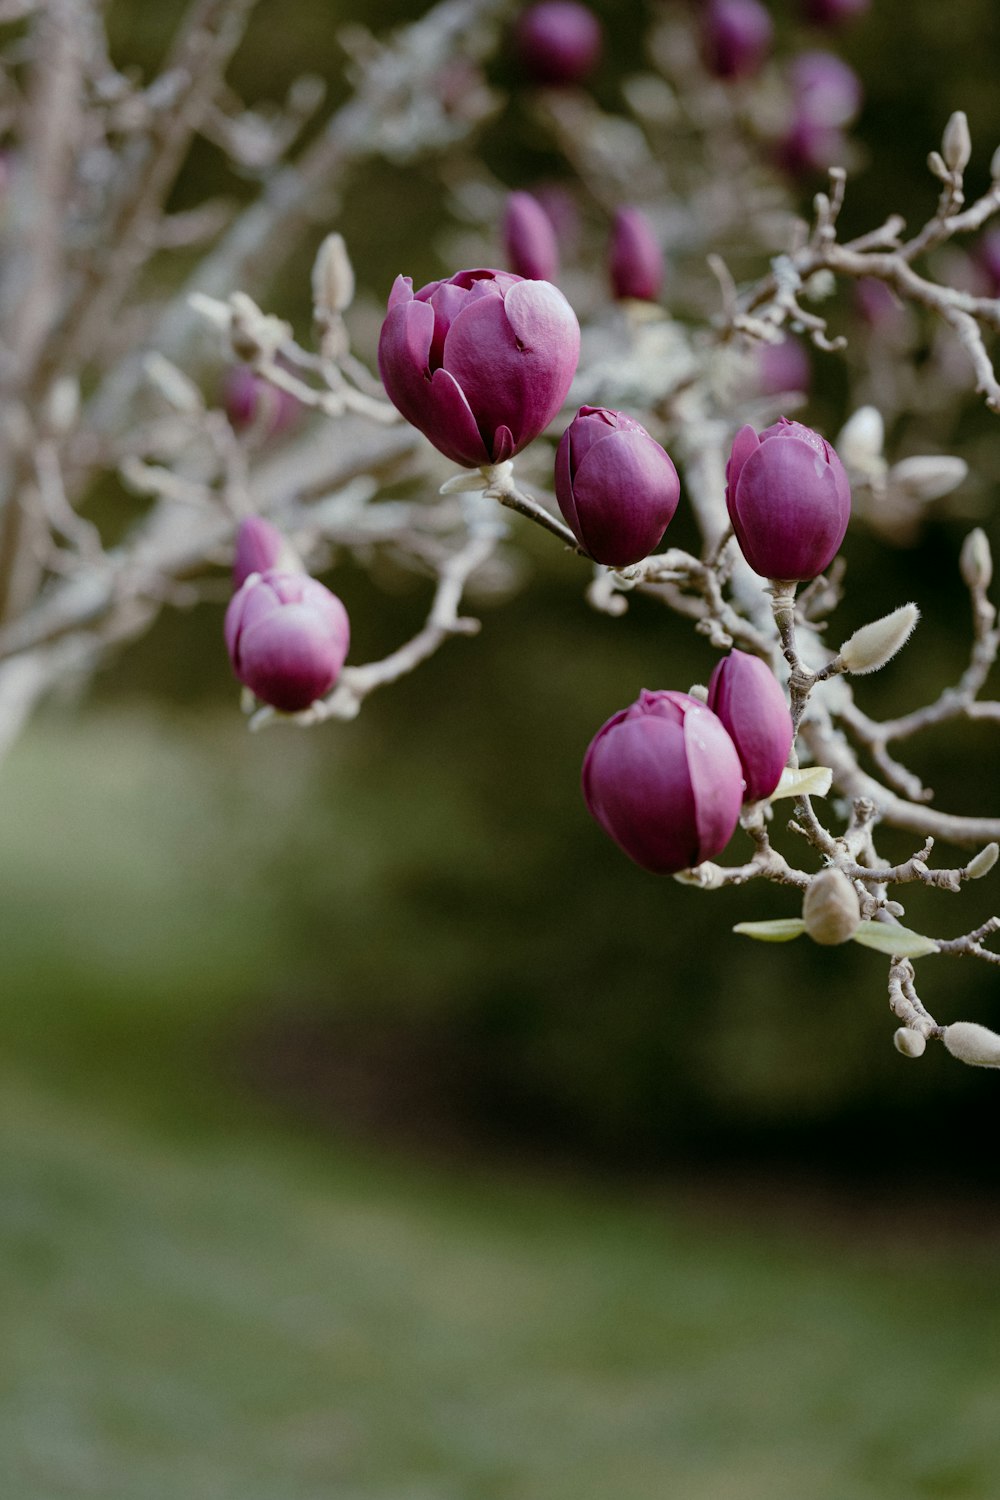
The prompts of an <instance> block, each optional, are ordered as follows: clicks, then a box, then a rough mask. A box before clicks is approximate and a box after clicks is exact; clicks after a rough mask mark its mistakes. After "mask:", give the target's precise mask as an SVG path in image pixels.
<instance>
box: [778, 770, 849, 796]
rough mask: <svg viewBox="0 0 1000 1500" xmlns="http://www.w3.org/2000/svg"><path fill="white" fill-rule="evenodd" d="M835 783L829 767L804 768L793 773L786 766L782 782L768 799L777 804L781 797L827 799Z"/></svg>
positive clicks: (782, 774)
mask: <svg viewBox="0 0 1000 1500" xmlns="http://www.w3.org/2000/svg"><path fill="white" fill-rule="evenodd" d="M832 781H833V772H832V771H831V770H830V768H829V766H803V767H801V768H800V769H798V770H795V771H793V770H792V769H791V768H790V767H789V766H786V767H785V769H784V770H783V771H782V773H781V780H780V781H779V782H778V785H777V786H776V787H775V789H774V791H773V792H772V793H771V795H770V797H769V798H768V799H767V800H768V801H769V802H777V800H778V798H779V797H825V796H826V794H827V792H828V791H829V790H830V786H831V783H832Z"/></svg>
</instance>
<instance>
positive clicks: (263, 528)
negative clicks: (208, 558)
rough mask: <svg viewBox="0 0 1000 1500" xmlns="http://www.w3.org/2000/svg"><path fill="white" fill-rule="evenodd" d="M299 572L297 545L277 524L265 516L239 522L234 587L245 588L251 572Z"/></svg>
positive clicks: (234, 554)
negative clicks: (265, 518)
mask: <svg viewBox="0 0 1000 1500" xmlns="http://www.w3.org/2000/svg"><path fill="white" fill-rule="evenodd" d="M271 569H273V570H274V571H276V572H281V573H300V572H302V571H304V570H303V568H302V564H301V563H300V562H299V559H298V557H297V556H296V554H295V550H294V548H293V547H292V546H291V544H290V543H289V542H287V541H286V540H285V538H284V537H283V536H282V534H281V532H280V531H279V530H278V528H277V526H272V525H271V523H270V521H265V520H264V517H263V516H248V517H247V518H246V520H245V521H241V522H240V527H239V530H238V531H237V533H236V548H235V551H234V553H233V588H234V589H239V588H242V586H243V584H244V583H245V582H246V581H247V579H248V578H249V577H250V574H251V573H267V572H268V571H270V570H271Z"/></svg>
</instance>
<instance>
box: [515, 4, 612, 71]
mask: <svg viewBox="0 0 1000 1500" xmlns="http://www.w3.org/2000/svg"><path fill="white" fill-rule="evenodd" d="M601 43H602V37H601V23H600V22H599V21H598V19H597V17H596V16H595V15H594V13H593V11H590V10H588V9H587V7H586V6H585V5H580V4H578V3H577V0H541V3H540V4H538V5H532V6H529V8H528V9H527V10H526V11H524V12H523V13H522V15H521V16H520V18H519V20H518V22H517V24H516V26H515V28H514V50H515V51H516V53H517V57H518V60H519V62H520V64H521V66H522V68H523V69H524V71H525V73H527V75H528V77H529V78H531V79H533V80H534V82H535V83H552V84H566V83H581V82H582V81H583V79H584V78H586V77H587V76H588V75H589V74H590V73H592V72H593V71H594V69H595V68H596V66H597V64H598V62H599V61H600V57H601Z"/></svg>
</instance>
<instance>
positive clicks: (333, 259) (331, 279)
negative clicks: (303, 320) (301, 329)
mask: <svg viewBox="0 0 1000 1500" xmlns="http://www.w3.org/2000/svg"><path fill="white" fill-rule="evenodd" d="M312 296H313V308H314V310H315V313H316V319H317V321H318V322H325V321H327V320H328V319H329V318H331V317H339V316H340V314H341V313H343V312H346V310H347V308H349V307H350V305H351V303H352V301H353V300H354V267H353V266H352V265H351V258H350V256H349V255H348V253H347V246H346V245H345V244H344V236H343V235H342V234H328V235H327V237H326V239H325V240H324V241H323V243H322V245H320V247H319V250H318V251H317V253H316V259H315V260H314V261H313V268H312Z"/></svg>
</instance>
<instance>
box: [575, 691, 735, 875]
mask: <svg viewBox="0 0 1000 1500" xmlns="http://www.w3.org/2000/svg"><path fill="white" fill-rule="evenodd" d="M583 796H584V800H585V802H586V804H587V807H588V808H589V809H590V812H591V813H592V814H593V816H594V817H595V818H596V819H597V821H598V823H600V825H601V827H602V828H603V829H604V831H605V833H607V834H609V835H610V837H611V838H613V839H614V841H615V843H616V844H618V845H619V847H620V848H622V849H624V851H625V853H626V854H627V855H628V856H629V858H630V859H634V860H635V862H636V864H637V865H641V866H642V868H643V869H644V870H649V871H651V872H652V874H654V875H673V874H674V873H675V872H676V871H677V870H686V869H688V868H690V866H692V865H698V864H701V862H702V860H705V859H709V858H711V856H712V855H713V854H718V853H719V851H720V850H721V849H723V848H725V846H726V844H727V843H728V842H729V839H730V837H731V835H732V832H733V829H734V828H735V827H736V823H737V820H738V818H739V815H740V802H741V799H742V796H743V772H742V771H741V769H740V761H739V756H738V755H737V753H736V749H735V747H734V745H733V742H732V740H731V739H730V738H729V735H728V734H727V732H726V730H725V729H724V728H723V726H722V724H721V723H720V722H719V720H718V719H717V718H716V716H715V714H714V713H713V712H712V710H711V709H710V708H707V707H706V706H705V704H704V703H702V702H701V701H700V700H699V699H697V698H692V697H690V696H689V694H687V693H650V692H646V691H645V690H643V692H641V693H640V694H639V698H638V701H637V702H635V703H633V704H632V705H631V707H629V708H623V709H622V710H621V712H620V713H617V714H615V715H614V717H613V718H610V719H609V720H608V722H607V723H606V724H605V725H603V726H602V727H601V728H600V729H599V730H598V731H597V733H596V735H595V736H594V738H593V739H592V740H591V742H590V748H589V749H588V750H587V754H586V756H585V757H584V761H583Z"/></svg>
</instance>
